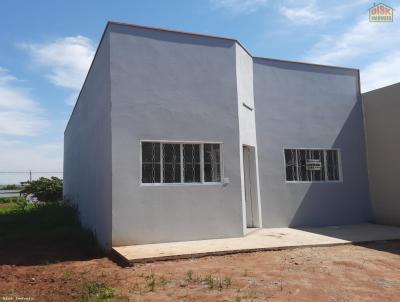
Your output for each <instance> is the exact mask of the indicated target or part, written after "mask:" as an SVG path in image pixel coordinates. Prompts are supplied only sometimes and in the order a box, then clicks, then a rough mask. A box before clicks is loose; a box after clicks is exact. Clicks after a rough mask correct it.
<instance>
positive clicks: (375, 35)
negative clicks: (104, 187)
mask: <svg viewBox="0 0 400 302" xmlns="http://www.w3.org/2000/svg"><path fill="white" fill-rule="evenodd" d="M384 3H385V4H387V5H389V6H391V7H393V8H394V9H395V13H394V22H393V23H370V22H368V9H369V8H370V7H371V6H372V5H373V4H374V3H373V1H369V0H368V1H366V0H352V1H332V0H325V1H323V0H275V1H273V0H242V1H240V0H204V1H200V0H197V1H189V0H182V1H177V0H175V1H174V0H169V1H161V0H160V1H152V0H147V1H134V0H126V1H125V0H116V1H100V0H98V1H89V0H85V1H82V0H81V1H75V0H68V1H66V0H65V1H59V0H51V1H47V0H37V1H22V0H2V2H1V13H0V14H1V18H0V36H1V39H0V171H21V170H29V169H32V170H39V171H44V170H53V171H62V148H63V145H62V144H63V131H64V128H65V125H66V122H67V120H68V118H69V115H70V113H71V111H72V108H73V104H74V102H75V100H76V96H77V94H78V92H79V90H80V87H81V86H82V82H83V80H84V78H85V75H86V73H87V70H88V67H89V66H90V63H91V60H92V57H93V54H94V51H95V49H96V47H97V44H98V42H99V39H100V37H101V34H102V32H103V30H104V27H105V25H106V22H107V21H108V20H113V21H121V22H128V23H135V24H143V25H149V26H157V27H165V28H171V29H178V30H184V31H192V32H199V33H205V34H213V35H222V36H229V37H234V38H237V39H238V40H240V41H241V42H242V43H243V44H244V45H245V46H246V47H247V49H248V50H249V51H250V52H251V53H252V54H254V55H257V56H264V57H271V58H280V59H288V60H300V61H307V62H313V63H322V64H331V65H340V66H348V67H354V68H359V69H360V70H361V80H362V90H363V91H368V90H371V89H375V88H378V87H382V86H385V85H389V84H392V83H395V82H400V23H399V20H400V19H399V18H400V15H398V12H399V11H400V0H398V1H394V0H393V1H387V2H384ZM0 182H1V179H0ZM3 182H4V181H3Z"/></svg>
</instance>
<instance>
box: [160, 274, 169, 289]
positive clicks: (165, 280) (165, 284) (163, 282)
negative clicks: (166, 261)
mask: <svg viewBox="0 0 400 302" xmlns="http://www.w3.org/2000/svg"><path fill="white" fill-rule="evenodd" d="M168 283H170V281H169V280H167V279H166V278H165V277H164V276H161V277H160V281H159V284H160V285H161V286H163V287H164V286H167V285H168Z"/></svg>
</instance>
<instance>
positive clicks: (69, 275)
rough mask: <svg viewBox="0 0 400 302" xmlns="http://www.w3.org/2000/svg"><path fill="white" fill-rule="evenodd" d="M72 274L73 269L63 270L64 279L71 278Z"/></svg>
mask: <svg viewBox="0 0 400 302" xmlns="http://www.w3.org/2000/svg"><path fill="white" fill-rule="evenodd" d="M73 274H74V272H73V271H69V270H67V271H65V272H64V279H71V277H72V275H73Z"/></svg>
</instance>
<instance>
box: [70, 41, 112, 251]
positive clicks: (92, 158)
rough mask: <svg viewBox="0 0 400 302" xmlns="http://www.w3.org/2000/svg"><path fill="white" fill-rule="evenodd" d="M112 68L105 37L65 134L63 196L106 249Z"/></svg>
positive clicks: (108, 239)
mask: <svg viewBox="0 0 400 302" xmlns="http://www.w3.org/2000/svg"><path fill="white" fill-rule="evenodd" d="M109 66H110V65H109V36H108V34H105V36H104V38H103V40H102V43H101V44H100V46H99V49H98V51H97V54H96V57H95V59H94V61H93V64H92V67H91V70H90V71H89V73H88V76H87V79H86V82H85V84H84V86H83V88H82V90H81V93H80V96H79V99H78V101H77V103H76V106H75V108H74V111H73V113H72V115H71V118H70V120H69V123H68V125H67V128H66V130H65V133H64V196H65V198H66V199H67V200H69V201H70V202H71V203H72V204H74V205H76V206H77V207H78V210H79V215H80V219H81V222H82V224H83V226H84V227H86V228H89V229H91V230H92V231H94V232H95V234H96V236H97V237H98V239H99V241H100V243H101V244H102V245H103V247H105V248H109V247H110V244H111V122H110V117H111V116H110V105H111V103H110V68H109Z"/></svg>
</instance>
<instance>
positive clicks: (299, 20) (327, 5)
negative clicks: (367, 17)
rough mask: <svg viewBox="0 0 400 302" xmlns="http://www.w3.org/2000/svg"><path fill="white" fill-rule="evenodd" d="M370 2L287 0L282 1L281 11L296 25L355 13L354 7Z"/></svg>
mask: <svg viewBox="0 0 400 302" xmlns="http://www.w3.org/2000/svg"><path fill="white" fill-rule="evenodd" d="M366 3H369V0H353V1H350V2H346V3H343V4H338V2H337V1H317V0H296V1H294V0H286V1H283V2H282V3H281V6H280V7H279V12H280V14H281V15H283V16H284V17H285V18H286V20H287V21H289V22H290V23H291V24H294V25H314V24H324V23H328V22H330V21H333V20H338V19H341V18H344V17H345V16H346V15H348V14H353V13H354V9H355V8H357V10H358V9H359V6H360V5H363V4H366Z"/></svg>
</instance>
